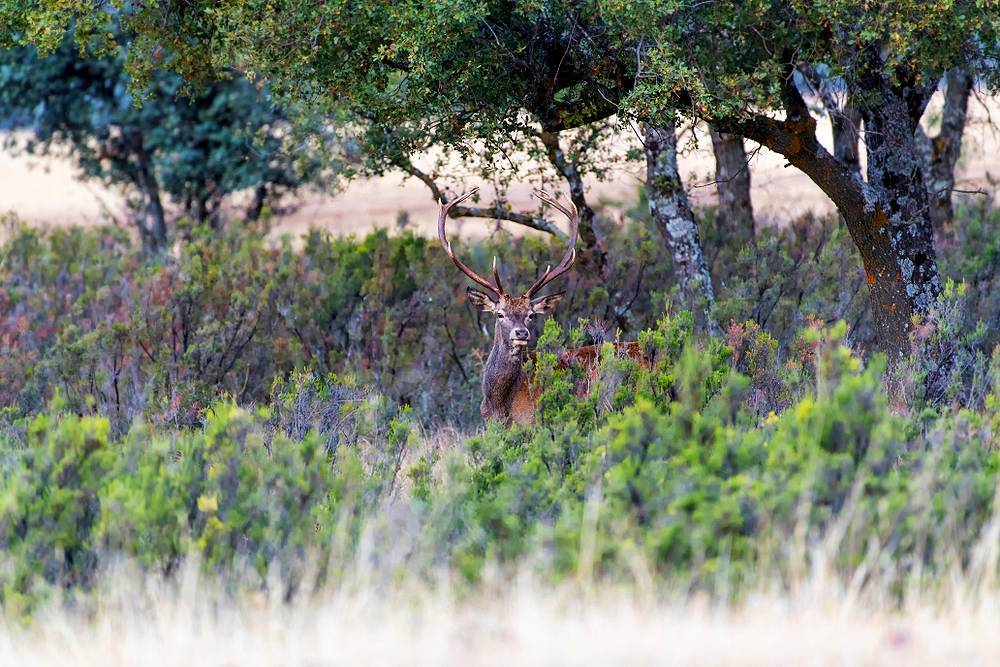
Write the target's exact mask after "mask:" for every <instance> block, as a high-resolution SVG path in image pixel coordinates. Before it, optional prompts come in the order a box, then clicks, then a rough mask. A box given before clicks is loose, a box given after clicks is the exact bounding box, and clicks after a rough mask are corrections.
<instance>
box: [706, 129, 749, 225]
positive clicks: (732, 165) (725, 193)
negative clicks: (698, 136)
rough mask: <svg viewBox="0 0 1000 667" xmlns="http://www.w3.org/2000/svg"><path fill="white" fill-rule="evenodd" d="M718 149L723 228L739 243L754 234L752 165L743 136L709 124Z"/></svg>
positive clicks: (720, 212)
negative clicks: (749, 163) (748, 158)
mask: <svg viewBox="0 0 1000 667" xmlns="http://www.w3.org/2000/svg"><path fill="white" fill-rule="evenodd" d="M708 129H709V133H710V134H711V136H712V151H713V152H714V153H715V187H716V190H717V192H718V193H719V219H720V221H721V223H722V224H721V225H720V229H721V230H723V231H724V233H725V234H726V235H727V236H729V237H730V238H731V239H734V241H735V243H736V244H738V245H743V244H744V243H749V242H752V241H753V238H754V222H753V205H752V203H751V201H750V166H749V165H748V164H747V153H746V149H745V148H744V147H743V137H741V136H739V135H737V134H726V133H725V132H719V131H717V130H716V129H715V128H714V127H711V126H709V128H708Z"/></svg>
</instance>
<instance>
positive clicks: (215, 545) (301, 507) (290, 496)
mask: <svg viewBox="0 0 1000 667" xmlns="http://www.w3.org/2000/svg"><path fill="white" fill-rule="evenodd" d="M263 417H264V415H254V414H252V413H250V412H247V411H246V410H242V409H240V408H238V407H237V406H236V405H234V404H233V403H231V402H228V401H218V402H216V403H215V404H214V405H213V406H212V407H211V408H210V409H209V410H208V411H207V412H206V414H205V419H204V426H203V427H202V428H200V429H198V430H196V431H174V432H161V431H157V430H151V429H149V428H148V427H142V426H137V427H135V428H133V429H132V430H131V431H130V432H129V433H128V434H127V436H126V437H124V438H123V439H121V440H120V441H118V442H114V443H112V442H111V441H110V440H109V423H108V420H107V419H105V418H100V417H83V418H80V417H74V416H70V415H65V414H61V413H60V412H59V408H58V406H55V405H54V406H53V414H52V416H39V417H36V418H35V419H34V420H33V421H32V423H31V425H30V427H29V429H28V441H27V443H26V444H27V447H28V450H27V453H26V455H25V457H24V459H23V462H22V463H21V464H20V465H18V466H14V467H13V468H12V469H9V470H5V474H4V476H3V478H2V479H0V497H2V499H3V503H2V506H0V527H2V530H0V546H2V547H3V548H4V550H5V553H6V560H7V562H6V569H5V570H4V572H3V573H2V574H0V583H2V602H3V605H4V607H5V609H7V611H9V612H12V613H15V614H19V613H22V612H24V611H27V610H28V609H29V608H30V606H31V605H32V604H34V602H35V600H36V599H37V597H38V596H40V595H44V594H45V592H46V591H47V590H49V589H50V587H52V586H56V587H61V588H63V589H65V590H66V591H67V592H68V593H70V594H72V593H73V592H74V591H78V590H79V591H84V590H86V589H87V588H88V587H90V586H91V585H92V584H93V583H94V581H95V577H96V575H97V574H98V572H99V569H100V565H101V563H102V562H105V559H113V558H114V557H116V556H120V555H125V556H128V557H130V558H131V559H134V560H135V561H136V562H137V563H138V564H140V565H142V566H143V567H145V568H147V569H148V570H150V571H153V572H161V573H164V574H167V575H169V574H171V573H173V572H175V571H176V569H177V567H178V565H179V563H180V561H181V559H182V558H184V557H190V556H194V555H197V557H198V558H199V559H200V561H201V563H202V565H203V566H204V567H205V568H206V569H207V570H209V571H211V572H212V573H214V574H215V575H217V576H218V577H220V578H221V579H222V580H223V581H225V582H227V584H228V585H230V586H232V587H234V588H240V587H247V586H250V587H254V586H257V587H259V586H263V585H265V583H266V581H267V580H268V577H269V576H278V577H279V580H280V581H281V582H282V583H283V585H285V586H286V587H287V589H288V591H289V593H291V592H293V591H294V590H295V589H296V588H297V587H298V586H299V585H300V584H303V583H308V584H309V585H318V584H319V583H322V578H323V577H325V576H327V573H326V572H315V571H312V572H311V576H312V577H313V580H310V581H307V582H306V581H304V580H303V577H305V576H306V575H307V574H310V572H309V571H308V570H307V566H308V565H310V564H312V563H315V562H324V563H325V562H327V561H328V559H329V556H330V549H331V546H332V544H333V537H334V535H335V533H336V535H337V536H338V537H339V538H340V540H341V546H344V545H345V544H351V543H352V542H353V540H355V539H356V536H357V534H358V531H359V529H360V525H361V521H362V519H363V518H364V517H365V516H366V513H367V511H368V510H369V509H370V508H371V507H372V506H373V504H374V503H375V502H376V500H377V498H378V497H379V495H380V494H381V493H382V492H383V490H384V488H387V487H386V485H387V484H388V482H389V480H390V472H391V471H389V470H388V469H387V466H385V465H381V466H380V465H377V462H374V463H376V465H374V466H372V465H368V464H366V462H365V461H364V457H365V453H364V452H362V451H361V450H360V449H359V448H358V446H357V442H356V441H355V442H353V443H351V444H350V445H346V446H344V447H341V448H339V449H338V450H337V451H336V452H331V451H329V450H328V449H327V447H326V446H325V443H324V440H323V437H322V436H321V434H320V432H319V431H318V430H317V429H315V428H312V429H309V430H308V431H307V432H305V433H304V434H303V435H302V437H301V438H299V439H296V440H291V439H289V438H288V437H287V436H285V435H284V434H283V433H280V432H279V433H274V432H268V430H267V429H266V428H265V427H264V426H265V423H266V422H265V421H264V419H263ZM361 435H363V434H361ZM390 440H391V438H390ZM368 463H373V462H368ZM108 562H110V561H108Z"/></svg>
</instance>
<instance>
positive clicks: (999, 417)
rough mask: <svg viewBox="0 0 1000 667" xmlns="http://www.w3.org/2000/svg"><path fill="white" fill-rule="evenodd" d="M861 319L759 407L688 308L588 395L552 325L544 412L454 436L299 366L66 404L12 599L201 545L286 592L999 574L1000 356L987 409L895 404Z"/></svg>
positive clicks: (218, 572) (219, 563)
mask: <svg viewBox="0 0 1000 667" xmlns="http://www.w3.org/2000/svg"><path fill="white" fill-rule="evenodd" d="M844 329H845V325H839V326H837V327H833V328H832V329H822V328H817V329H812V330H807V331H806V332H805V333H804V334H803V336H802V340H801V346H802V348H803V349H804V350H808V351H809V353H808V355H807V356H804V357H803V359H802V360H801V361H800V365H801V368H800V369H799V370H798V371H797V372H794V373H790V374H789V377H790V378H793V380H794V382H795V383H801V384H803V385H805V386H801V387H799V388H798V389H796V388H795V387H793V386H786V387H784V388H783V391H789V392H793V393H796V394H797V395H798V398H796V399H795V400H794V401H793V402H792V404H791V405H790V407H789V408H788V409H786V410H783V411H782V412H781V413H780V414H779V413H775V412H771V413H769V414H768V415H767V416H765V417H763V418H760V416H759V415H758V414H757V412H756V410H755V408H754V404H753V402H752V401H751V400H749V399H750V397H751V396H752V392H753V380H752V377H750V376H748V375H745V374H743V373H741V372H740V371H739V370H737V366H738V365H739V360H738V358H737V357H736V355H735V353H734V351H733V350H732V349H731V348H730V347H728V346H727V345H725V344H724V343H723V342H722V341H712V342H709V343H708V344H699V343H697V342H696V341H695V340H694V339H693V337H692V335H691V318H690V317H689V316H687V315H686V314H680V315H678V316H674V317H666V318H664V319H661V321H660V322H659V323H658V325H657V326H656V327H655V328H653V329H651V330H647V331H644V332H643V333H642V334H641V335H640V340H641V343H642V346H643V350H644V353H645V358H646V359H647V360H648V367H647V366H646V365H642V364H639V363H638V362H636V361H633V360H630V359H620V358H617V357H616V356H615V354H614V349H613V347H612V346H611V345H607V346H606V349H605V350H604V353H603V359H602V362H601V367H600V372H599V373H598V375H597V379H595V380H593V381H592V382H591V383H590V386H589V389H588V390H587V391H586V392H585V393H584V394H582V395H578V393H577V391H576V390H574V387H576V386H579V380H580V378H578V377H574V373H578V372H579V371H578V370H577V371H574V370H573V369H561V368H559V367H558V364H557V356H556V354H555V352H554V351H552V350H555V349H558V347H559V345H560V343H561V341H562V340H564V339H565V338H566V337H567V335H568V337H570V338H572V337H573V334H572V332H570V333H569V334H564V332H563V331H562V330H561V329H560V327H559V326H558V325H556V324H555V323H554V322H550V323H549V324H548V326H547V327H546V331H545V334H544V336H543V338H542V340H541V341H540V349H541V351H540V353H539V355H538V357H537V359H536V364H537V369H536V370H537V377H538V378H539V381H540V382H541V383H542V385H543V386H544V388H545V389H544V392H543V394H542V397H541V401H540V406H541V409H540V413H539V415H538V422H537V424H536V425H535V426H532V427H520V428H508V427H504V426H502V425H500V424H495V423H494V424H491V425H488V426H487V428H485V430H482V431H479V432H477V433H474V434H472V435H470V436H467V437H462V436H459V437H455V438H452V439H450V440H448V441H447V446H445V447H442V446H441V444H442V442H441V441H438V442H437V445H436V446H435V444H434V442H433V439H432V438H428V436H427V435H426V434H422V433H421V429H420V426H419V424H417V423H416V422H415V421H414V418H413V415H412V411H411V410H410V409H408V408H402V409H400V410H398V411H397V412H396V413H395V414H392V413H391V411H390V412H387V411H388V410H389V407H388V404H387V402H386V401H385V399H383V398H381V397H379V396H377V395H374V394H371V393H368V392H365V391H361V390H359V389H358V388H357V387H355V386H353V385H352V383H350V382H345V381H344V380H343V379H342V378H336V377H333V376H329V377H326V378H324V377H322V376H318V375H315V374H298V375H296V376H295V377H294V378H292V380H290V382H289V383H282V384H279V385H276V387H275V388H274V392H273V396H272V401H271V407H268V408H259V409H256V410H248V409H244V408H240V407H238V406H237V405H236V404H235V403H234V401H233V400H232V399H231V398H228V399H220V400H217V401H215V402H214V403H213V404H212V405H211V406H209V407H208V408H207V409H206V410H205V411H204V412H203V414H202V422H203V423H202V425H201V426H199V427H197V428H183V429H175V428H172V427H169V426H168V425H162V424H161V425H150V426H144V425H141V424H137V425H136V426H134V427H133V428H132V429H131V430H130V431H129V432H128V433H127V434H126V435H124V436H123V437H121V438H117V439H115V438H112V437H111V429H110V422H109V419H108V418H107V417H79V416H75V415H73V414H71V413H67V412H66V405H65V404H64V403H58V402H57V403H54V404H53V405H51V406H50V410H49V414H46V415H39V416H36V417H34V418H32V419H31V420H30V422H29V423H28V425H27V427H26V433H25V436H24V438H25V445H26V446H25V447H23V448H14V449H10V448H8V450H7V451H6V456H7V458H6V460H5V465H4V469H3V477H2V479H0V540H2V543H0V547H2V548H3V553H4V563H3V567H2V568H0V582H2V589H0V591H2V593H0V594H2V599H3V606H4V608H6V609H7V610H8V611H9V612H12V613H26V612H28V611H29V610H30V609H31V608H32V606H33V605H34V604H36V603H37V601H38V600H40V599H43V598H44V597H45V596H46V595H47V593H48V592H50V591H52V590H59V591H61V592H62V593H63V594H64V595H66V594H68V595H69V596H70V597H71V598H72V597H73V596H74V595H76V594H78V593H79V592H83V591H86V590H88V589H89V587H90V586H92V585H93V583H94V581H95V578H96V577H97V575H98V573H99V572H100V571H101V569H102V567H106V566H107V565H109V564H113V563H115V562H116V561H117V560H119V559H120V558H122V557H127V558H129V559H130V560H133V561H135V562H137V563H138V564H140V565H141V566H143V567H144V568H146V569H147V571H149V572H152V573H158V574H162V575H167V576H169V575H170V574H171V573H172V572H174V571H175V570H176V569H177V567H178V564H179V563H180V562H181V561H182V559H184V558H185V557H197V558H199V559H200V561H201V563H202V566H203V567H204V568H206V569H207V570H208V571H209V572H211V573H213V576H217V577H219V578H221V579H222V580H223V581H224V582H226V585H227V586H228V587H229V588H230V589H231V590H246V589H251V590H252V589H254V588H262V587H268V586H269V585H272V583H273V582H275V581H280V582H282V586H283V590H284V594H285V595H289V596H291V595H294V594H295V593H297V592H300V591H303V590H304V591H311V590H315V589H316V588H317V587H322V586H325V585H330V584H331V583H335V582H336V581H338V576H339V573H340V572H341V571H343V569H344V568H345V567H347V566H348V565H349V564H356V563H357V559H362V560H363V561H364V562H366V563H367V567H368V568H370V569H373V570H375V571H376V572H377V573H378V574H377V576H378V577H379V578H381V579H383V580H385V581H392V580H394V579H396V578H397V577H399V576H401V575H402V574H403V573H404V572H405V573H406V574H407V575H409V576H424V577H430V578H433V577H434V576H436V573H438V572H440V571H441V570H442V569H444V570H445V571H456V572H459V573H461V575H462V577H463V578H464V579H465V580H466V581H468V582H471V583H474V582H476V581H478V579H479V578H480V577H481V576H482V574H483V572H484V568H487V567H490V566H493V565H498V566H500V567H519V566H523V564H524V563H526V562H530V563H534V565H533V567H535V568H537V569H538V574H539V576H542V577H544V578H548V579H551V580H553V581H559V580H564V579H566V578H567V577H577V576H585V577H587V578H592V577H598V578H601V579H607V580H610V581H619V582H634V581H637V580H638V581H642V582H643V583H644V584H645V583H648V582H649V581H663V582H673V583H674V584H677V585H681V586H685V587H694V588H697V589H700V590H709V591H713V590H718V589H720V588H725V590H726V591H728V592H729V593H732V592H734V591H735V592H736V594H738V591H739V590H742V589H743V588H744V587H746V586H750V585H755V584H759V581H760V579H761V578H762V577H765V576H772V575H774V574H778V575H781V576H782V577H788V576H790V575H791V574H792V573H794V572H795V571H796V570H800V571H804V570H808V569H809V568H810V567H814V566H820V565H821V566H823V567H827V568H832V569H833V570H834V571H835V572H840V573H841V574H842V576H844V577H847V576H849V574H850V573H855V572H857V571H858V570H859V568H861V569H862V570H863V571H867V572H869V573H870V575H871V576H872V577H875V576H878V577H879V578H880V581H885V580H886V579H888V580H890V581H891V582H895V583H894V584H893V585H895V586H897V587H898V588H899V589H900V590H901V589H902V587H903V586H905V585H906V584H912V583H915V582H917V583H922V582H924V581H925V580H926V581H931V580H933V579H934V578H935V577H938V576H940V575H943V574H945V573H946V572H950V571H953V570H954V569H955V568H957V569H959V570H964V571H968V572H971V573H973V575H972V576H979V577H982V576H986V577H990V576H995V575H996V574H997V571H996V569H997V567H998V563H997V561H996V558H995V553H993V552H995V549H994V550H993V551H990V550H989V542H990V540H991V539H992V540H993V541H994V542H995V541H996V538H997V536H996V535H992V538H991V537H990V535H991V534H992V533H995V532H996V527H995V525H994V524H995V523H996V522H997V521H998V520H1000V514H998V512H1000V505H998V501H1000V496H998V481H1000V478H998V475H1000V395H998V393H997V389H996V388H997V387H998V386H1000V353H998V354H997V355H996V356H995V357H994V359H993V360H992V363H991V367H990V382H991V387H992V389H991V390H990V393H989V394H987V396H986V397H985V399H984V408H983V409H981V410H970V409H964V408H963V409H958V410H939V411H936V412H933V413H932V414H919V415H899V414H894V413H893V412H892V411H891V410H890V409H889V406H888V403H887V399H886V394H885V391H884V379H883V375H884V368H883V367H882V366H881V365H880V364H879V363H878V362H877V361H876V362H874V363H872V364H869V365H868V366H865V365H864V364H863V363H862V361H861V360H860V359H859V357H858V356H856V354H854V353H852V352H851V350H849V349H848V348H847V347H845V346H844V345H842V344H841V343H840V342H839V341H840V340H841V339H842V338H843V336H844ZM8 444H10V443H8ZM991 521H992V522H994V523H993V524H991V523H990V522H991ZM991 525H993V526H994V527H993V528H992V529H991V528H990V526H991ZM822 545H826V546H825V547H823V548H820V547H821V546H822ZM994 546H995V545H994ZM991 553H993V556H990V554H991ZM822 558H826V559H829V561H830V562H826V563H822V564H817V559H822Z"/></svg>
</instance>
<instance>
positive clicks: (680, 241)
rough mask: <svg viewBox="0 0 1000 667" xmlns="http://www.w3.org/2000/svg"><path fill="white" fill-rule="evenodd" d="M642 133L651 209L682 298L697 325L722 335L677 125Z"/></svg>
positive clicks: (647, 128) (660, 127)
mask: <svg viewBox="0 0 1000 667" xmlns="http://www.w3.org/2000/svg"><path fill="white" fill-rule="evenodd" d="M643 134H644V140H643V143H644V144H645V151H646V192H647V197H648V199H649V210H650V213H652V215H653V219H654V220H655V221H656V224H657V227H658V228H659V229H660V231H661V232H662V233H663V236H664V238H665V239H666V242H667V246H668V247H669V248H670V253H671V255H672V257H673V264H674V274H675V275H676V277H677V284H678V286H679V288H680V292H681V298H682V299H683V300H684V302H685V304H687V305H688V306H689V307H691V309H692V312H693V313H694V314H695V320H696V323H697V324H699V325H700V326H702V327H703V328H704V330H705V331H707V332H708V333H709V334H710V335H713V336H716V335H719V333H720V329H719V325H718V323H717V322H716V321H715V317H714V315H713V314H712V306H713V305H714V303H715V294H714V292H713V291H712V279H711V276H710V275H709V272H708V264H707V263H706V262H705V254H704V253H703V252H702V248H701V240H700V238H699V237H698V225H697V223H696V222H695V219H694V215H693V214H692V212H691V207H690V206H689V205H688V199H687V194H686V193H685V192H684V185H683V183H681V178H680V173H679V172H678V169H677V136H676V132H675V128H674V125H673V123H670V124H664V125H660V126H652V125H648V124H643Z"/></svg>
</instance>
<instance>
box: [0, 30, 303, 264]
mask: <svg viewBox="0 0 1000 667" xmlns="http://www.w3.org/2000/svg"><path fill="white" fill-rule="evenodd" d="M124 59H125V58H124V54H122V53H120V52H112V53H108V54H106V55H104V56H103V57H102V56H97V55H94V54H88V53H85V52H84V53H81V52H80V51H79V49H78V48H77V47H76V45H75V44H74V43H73V40H72V39H71V38H66V39H64V40H63V41H62V42H61V43H60V44H59V45H58V46H57V47H56V48H55V50H54V51H51V52H49V53H47V54H46V55H44V56H42V55H40V54H39V53H38V50H37V49H36V47H34V46H21V47H17V48H12V49H8V50H4V51H0V116H3V117H5V118H7V119H8V120H9V121H10V122H12V124H13V125H15V126H20V127H23V128H26V129H30V131H31V132H30V136H29V138H28V139H26V140H25V139H24V138H23V137H22V136H21V135H16V134H15V135H11V136H10V137H9V138H8V146H9V147H13V148H15V149H20V150H24V151H27V152H29V153H36V154H38V153H49V152H54V151H56V152H65V153H68V154H69V155H70V156H71V157H72V158H73V159H74V161H75V163H76V165H77V166H78V168H79V170H80V172H81V174H82V175H83V176H84V177H85V178H91V179H96V180H99V181H101V182H103V183H105V184H108V185H111V186H122V187H124V189H125V193H126V195H127V200H128V203H129V205H130V208H131V209H132V210H133V211H135V212H136V215H137V217H138V221H139V223H140V230H141V231H142V232H143V234H144V235H145V236H146V237H147V238H148V239H149V240H151V241H152V242H153V243H154V245H158V244H162V243H163V242H164V241H165V239H166V231H165V227H166V223H167V218H168V217H170V211H171V210H173V211H176V214H177V215H180V216H185V217H188V218H190V219H192V220H193V221H195V222H199V223H200V222H209V223H214V222H215V221H216V220H217V218H218V215H219V209H220V206H221V205H222V204H223V202H224V201H225V200H226V199H227V198H229V197H230V196H231V195H233V194H234V193H236V192H239V191H249V192H251V193H252V195H251V197H250V200H249V203H248V205H247V208H246V211H245V215H246V217H248V218H256V217H257V216H259V215H260V212H261V209H262V208H263V207H264V205H265V204H267V203H269V202H271V201H274V200H275V199H276V198H278V197H280V196H281V195H282V194H283V193H285V192H288V191H292V190H295V189H297V188H299V187H301V186H302V185H304V184H305V183H306V182H308V181H309V180H310V179H312V178H313V177H314V176H316V175H317V174H318V169H319V162H318V161H317V160H316V158H315V156H310V155H308V154H303V153H298V154H296V155H292V154H291V153H290V152H289V151H288V150H287V147H286V146H285V145H284V143H285V142H284V140H283V137H284V135H285V134H287V123H286V122H285V119H284V116H283V114H282V113H280V112H279V111H278V110H277V109H276V108H275V107H274V105H273V104H272V103H271V100H270V98H269V96H268V94H267V92H266V90H262V89H258V88H257V87H255V86H254V85H253V84H251V83H250V82H249V81H247V80H246V79H244V78H239V77H231V78H226V79H218V80H213V81H212V82H210V83H209V84H207V85H205V86H204V87H202V88H200V89H199V90H198V91H196V93H195V94H193V95H182V94H181V89H182V87H183V80H182V79H181V77H180V76H179V75H177V74H174V73H172V72H168V71H157V72H156V73H155V75H154V76H153V77H152V78H151V79H150V80H149V82H148V85H147V88H146V89H145V90H144V94H143V95H142V97H141V98H138V99H137V98H135V97H134V96H133V94H132V92H131V91H130V88H129V83H130V78H129V76H128V74H127V72H126V71H125V63H124Z"/></svg>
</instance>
